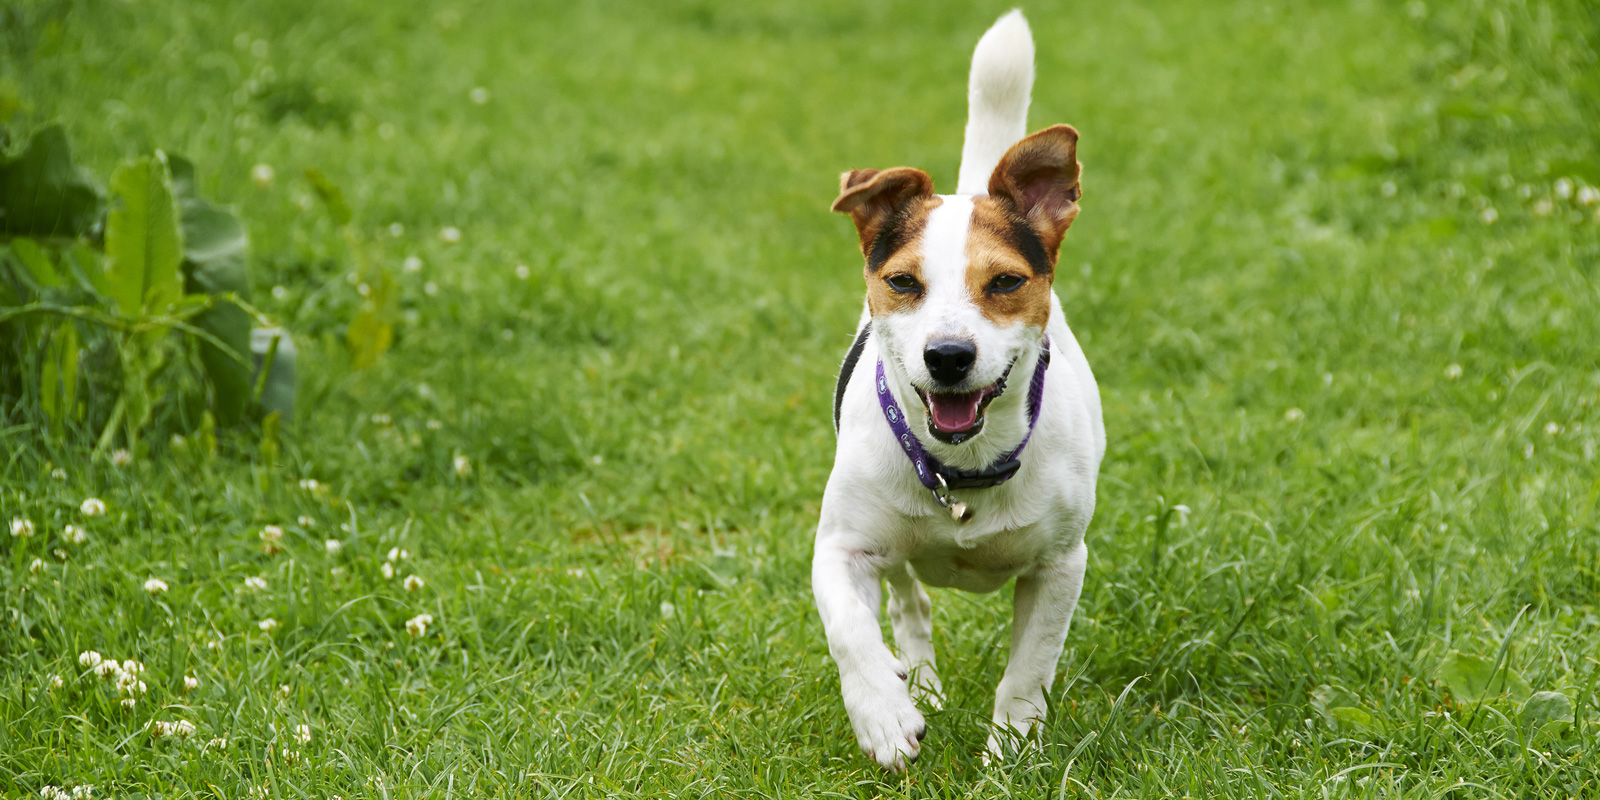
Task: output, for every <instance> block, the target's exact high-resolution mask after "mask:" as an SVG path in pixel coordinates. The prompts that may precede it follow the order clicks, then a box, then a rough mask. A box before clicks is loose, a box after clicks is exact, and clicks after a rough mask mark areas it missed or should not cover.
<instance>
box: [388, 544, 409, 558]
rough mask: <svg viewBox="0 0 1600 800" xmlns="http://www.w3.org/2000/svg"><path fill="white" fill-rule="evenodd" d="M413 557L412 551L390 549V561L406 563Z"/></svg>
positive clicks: (397, 548) (396, 548)
mask: <svg viewBox="0 0 1600 800" xmlns="http://www.w3.org/2000/svg"><path fill="white" fill-rule="evenodd" d="M410 557H411V551H409V550H405V549H402V548H399V547H391V548H389V560H390V561H404V560H406V559H408V558H410Z"/></svg>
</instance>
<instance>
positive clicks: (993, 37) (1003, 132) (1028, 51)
mask: <svg viewBox="0 0 1600 800" xmlns="http://www.w3.org/2000/svg"><path fill="white" fill-rule="evenodd" d="M1032 93H1033V32H1032V31H1030V30H1028V21H1027V20H1026V19H1024V18H1023V16H1022V11H1021V10H1012V11H1011V12H1010V13H1008V14H1006V15H1005V16H1003V17H1001V18H1000V19H999V21H997V22H995V24H994V27H992V28H990V29H989V32H988V33H985V34H984V35H983V38H982V39H979V40H978V47H977V49H976V50H974V51H973V52H972V77H971V78H970V79H969V80H968V83H967V138H966V142H965V143H964V144H963V145H962V146H961V173H960V177H959V179H957V181H956V194H988V193H989V174H990V173H992V172H994V168H995V167H996V166H997V165H999V163H1000V157H1001V156H1004V155H1005V154H1006V151H1007V150H1009V149H1011V145H1014V144H1016V143H1017V142H1018V141H1019V140H1021V139H1022V137H1023V136H1024V135H1026V134H1027V132H1028V102H1029V100H1030V97H1031V95H1032Z"/></svg>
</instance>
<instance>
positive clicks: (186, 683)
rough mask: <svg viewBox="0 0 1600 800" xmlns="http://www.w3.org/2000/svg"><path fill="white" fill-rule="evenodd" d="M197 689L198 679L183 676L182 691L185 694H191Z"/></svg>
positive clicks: (198, 686)
mask: <svg viewBox="0 0 1600 800" xmlns="http://www.w3.org/2000/svg"><path fill="white" fill-rule="evenodd" d="M198 688H200V679H199V678H196V677H195V676H193V675H185V676H183V690H184V691H185V692H192V691H194V690H196V689H198Z"/></svg>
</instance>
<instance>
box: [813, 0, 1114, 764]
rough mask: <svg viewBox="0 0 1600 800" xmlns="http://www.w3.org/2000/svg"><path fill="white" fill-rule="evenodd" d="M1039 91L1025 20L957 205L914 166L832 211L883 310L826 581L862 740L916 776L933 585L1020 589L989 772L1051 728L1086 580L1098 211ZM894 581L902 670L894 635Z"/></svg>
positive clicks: (936, 695)
mask: <svg viewBox="0 0 1600 800" xmlns="http://www.w3.org/2000/svg"><path fill="white" fill-rule="evenodd" d="M1032 88H1033V37H1032V34H1031V33H1030V32H1029V30H1028V23H1027V21H1026V20H1025V19H1023V16H1022V13H1021V12H1020V11H1012V12H1011V13H1009V14H1006V15H1005V16H1003V17H1001V18H1000V20H999V21H998V22H996V23H995V25H994V27H993V28H990V29H989V31H988V33H985V34H984V36H983V38H982V39H981V40H980V41H979V42H978V47H977V50H976V51H975V52H974V53H973V56H972V76H971V80H970V84H969V88H968V102H969V105H970V108H969V111H968V115H969V118H968V120H967V131H966V142H965V144H964V146H963V147H962V152H961V172H960V178H959V180H958V182H957V186H956V193H955V194H951V195H940V194H934V192H933V179H932V178H930V177H928V174H927V173H926V172H923V171H922V170H919V169H913V168H911V167H894V168H892V169H885V170H874V169H858V170H852V171H850V172H847V173H845V174H844V175H843V176H842V177H841V179H840V195H839V197H838V199H837V200H834V201H833V210H834V211H839V212H843V213H847V214H849V215H850V219H851V220H852V221H854V222H855V226H856V230H857V231H858V232H859V233H860V235H861V252H862V254H863V255H865V256H866V270H865V275H866V281H867V298H866V309H865V310H864V312H863V313H862V316H861V323H860V329H859V332H858V333H857V334H856V338H855V344H854V345H853V346H852V347H851V349H850V352H849V354H848V355H847V356H846V358H845V361H844V367H843V369H842V370H841V371H840V374H839V383H838V387H837V389H836V391H835V395H834V426H835V427H836V428H837V430H838V434H839V443H838V450H837V452H836V453H835V455H834V463H833V473H832V475H831V476H830V477H829V478H828V487H827V490H826V493H825V494H824V495H823V498H822V514H821V519H820V520H819V521H818V524H817V540H816V551H815V554H814V558H813V561H812V568H811V585H812V589H813V592H814V594H815V596H816V602H817V611H818V613H819V614H820V615H821V616H822V625H823V627H824V628H825V629H826V631H827V636H828V650H829V652H830V653H831V654H832V655H833V659H834V661H835V662H837V664H838V666H839V683H840V687H841V689H842V693H843V695H844V705H845V710H846V711H848V712H849V715H850V724H851V726H852V727H853V728H854V729H855V734H856V739H857V741H858V742H859V743H860V745H861V749H862V750H863V751H864V752H865V753H866V754H867V755H868V756H870V757H871V758H872V759H873V760H875V761H877V762H878V763H879V764H881V765H882V766H883V767H885V768H887V769H890V770H893V771H896V772H901V771H904V770H905V769H906V766H907V765H908V764H909V763H910V762H913V761H915V760H916V758H917V754H918V752H919V749H920V747H921V742H922V738H923V736H924V735H925V734H926V732H927V725H926V724H925V723H924V722H923V718H922V713H921V712H919V711H918V710H917V704H916V701H917V700H922V701H923V702H925V703H927V704H929V705H930V706H933V707H938V706H939V705H940V704H941V703H942V690H941V687H940V684H939V678H938V676H937V675H936V674H935V672H934V657H933V641H932V632H933V631H932V626H933V619H932V614H931V612H930V608H931V607H930V605H929V602H928V593H927V592H926V591H924V590H923V584H927V585H930V586H949V587H955V588H957V589H964V590H967V591H972V592H992V591H994V590H996V589H999V588H1000V587H1001V586H1004V585H1005V583H1006V581H1008V580H1010V579H1012V578H1016V579H1017V585H1016V592H1015V599H1014V610H1013V621H1012V630H1011V661H1010V663H1009V664H1007V666H1006V671H1005V675H1004V677H1002V678H1001V679H1000V686H999V688H998V689H996V691H995V705H994V726H995V727H994V731H993V733H992V734H991V735H990V737H989V742H988V748H987V750H988V752H987V753H986V754H985V760H986V761H987V760H988V759H989V757H991V756H995V757H998V756H1000V755H1001V744H1002V742H1003V741H1004V740H1005V739H1006V738H1007V737H1008V731H1013V732H1015V733H1017V734H1021V735H1023V736H1026V735H1027V734H1028V732H1029V731H1030V730H1032V728H1033V726H1034V724H1035V723H1036V722H1038V721H1039V720H1040V719H1041V718H1042V717H1043V716H1044V712H1045V702H1044V696H1045V692H1046V691H1047V690H1048V689H1049V688H1050V685H1051V684H1052V683H1053V682H1054V680H1055V673H1056V666H1057V662H1058V661H1059V659H1060V657H1061V649H1062V645H1063V643H1064V642H1065V641H1066V637H1067V626H1068V624H1069V623H1070V622H1071V620H1072V611H1073V609H1074V608H1075V607H1076V606H1077V603H1078V592H1079V590H1080V589H1081V588H1082V587H1083V572H1084V567H1085V564H1086V561H1087V559H1088V550H1087V548H1086V547H1085V546H1084V541H1083V535H1084V530H1085V529H1086V528H1087V527H1088V526H1089V519H1090V517H1092V516H1093V515H1094V491H1095V478H1096V475H1097V474H1098V472H1099V469H1100V459H1101V457H1102V456H1104V454H1105V448H1106V440H1105V429H1104V427H1103V425H1102V423H1101V420H1100V394H1099V390H1098V389H1097V388H1096V386H1095V382H1094V375H1093V373H1091V372H1090V370H1089V362H1088V361H1087V360H1086V359H1085V358H1084V355H1083V350H1082V349H1081V348H1079V347H1078V342H1077V340H1076V339H1074V338H1073V336H1072V331H1071V330H1069V329H1068V328H1067V321H1066V319H1065V317H1064V316H1063V314H1062V311H1061V301H1060V299H1059V298H1057V297H1056V296H1055V293H1054V292H1053V291H1052V289H1051V283H1052V281H1053V279H1054V277H1055V265H1056V259H1057V254H1058V252H1059V250H1060V247H1061V240H1062V237H1063V236H1064V235H1065V234H1066V232H1067V228H1068V226H1070V225H1071V224H1072V220H1073V219H1074V218H1075V217H1077V216H1078V201H1079V198H1080V196H1081V192H1080V189H1079V185H1078V174H1079V167H1078V160H1077V143H1078V132H1077V131H1076V130H1074V129H1073V128H1072V127H1071V126H1068V125H1056V126H1054V127H1050V128H1046V129H1044V130H1042V131H1039V132H1038V133H1035V134H1033V135H1031V136H1026V137H1024V134H1025V133H1026V125H1027V116H1028V102H1029V93H1030V92H1031V90H1032ZM885 580H887V581H888V583H889V617H890V620H891V622H892V624H893V627H894V640H895V645H896V648H897V649H898V650H899V656H898V657H897V656H896V655H895V653H894V652H893V651H891V650H890V649H889V648H888V647H887V646H886V645H885V644H884V641H883V635H882V633H881V631H880V628H879V621H878V608H879V605H880V602H881V591H882V582H883V581H885Z"/></svg>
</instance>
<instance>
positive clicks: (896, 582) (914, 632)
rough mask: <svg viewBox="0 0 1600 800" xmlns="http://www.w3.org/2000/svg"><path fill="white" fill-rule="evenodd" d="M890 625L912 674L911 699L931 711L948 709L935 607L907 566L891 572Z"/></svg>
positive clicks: (889, 576) (888, 575)
mask: <svg viewBox="0 0 1600 800" xmlns="http://www.w3.org/2000/svg"><path fill="white" fill-rule="evenodd" d="M884 577H885V578H888V580H889V622H890V623H892V624H893V626H894V644H895V647H896V648H898V649H899V650H900V662H901V663H902V664H904V665H905V667H906V669H907V670H909V671H910V673H911V696H912V697H914V698H916V699H917V700H918V701H919V702H923V703H927V704H928V706H929V707H930V708H943V707H944V687H943V686H941V685H940V684H939V675H938V672H937V671H936V669H937V668H936V666H935V665H934V661H933V604H932V602H930V601H929V600H928V592H927V590H925V589H923V588H922V582H921V581H918V580H917V579H916V578H914V577H912V575H911V572H910V570H908V569H906V567H905V565H901V566H900V567H899V568H898V569H893V570H890V571H889V573H888V574H887V575H885V576H884Z"/></svg>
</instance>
